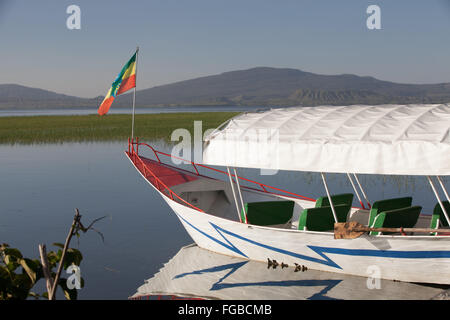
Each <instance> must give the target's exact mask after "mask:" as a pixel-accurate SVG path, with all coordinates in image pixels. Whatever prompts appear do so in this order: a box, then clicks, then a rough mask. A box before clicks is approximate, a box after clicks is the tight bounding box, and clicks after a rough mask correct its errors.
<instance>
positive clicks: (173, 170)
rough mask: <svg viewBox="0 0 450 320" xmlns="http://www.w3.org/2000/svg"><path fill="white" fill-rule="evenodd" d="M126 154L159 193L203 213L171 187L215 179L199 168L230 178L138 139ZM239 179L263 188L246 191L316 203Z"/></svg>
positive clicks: (224, 172) (250, 188)
mask: <svg viewBox="0 0 450 320" xmlns="http://www.w3.org/2000/svg"><path fill="white" fill-rule="evenodd" d="M139 146H146V147H148V148H149V149H150V150H152V151H153V153H154V155H155V158H156V159H157V161H156V160H152V159H148V158H145V157H142V156H140V155H139ZM126 154H127V156H128V157H129V158H130V160H131V161H132V162H133V164H134V165H135V167H136V168H137V169H138V170H139V172H141V174H142V175H143V176H144V177H145V179H147V180H148V181H149V182H150V183H151V184H152V185H154V186H155V187H156V188H157V189H158V190H159V191H161V192H165V193H166V194H168V195H169V196H170V197H171V199H173V200H176V201H178V202H180V201H181V202H182V203H183V204H186V205H188V206H190V207H191V208H194V209H196V210H199V211H201V212H203V210H201V209H199V208H197V207H195V206H193V205H192V204H190V203H188V202H187V201H185V200H184V199H182V198H180V197H179V196H178V195H177V194H176V193H175V192H173V191H172V190H171V189H170V187H173V186H176V185H179V184H182V183H186V182H189V181H194V180H196V179H198V177H204V178H208V179H214V178H211V177H208V176H205V175H202V174H200V173H199V171H198V169H197V167H202V168H205V169H208V170H213V171H215V172H218V173H222V174H225V175H227V176H228V173H227V172H226V171H222V170H219V169H216V168H212V167H209V166H206V165H204V164H198V163H194V162H192V161H189V160H186V159H182V158H179V157H176V156H173V155H171V154H168V153H165V152H161V151H157V150H155V149H154V148H153V147H152V146H150V145H148V144H146V143H139V140H138V138H136V140H130V139H128V151H127V152H126ZM159 155H163V156H166V157H169V158H174V159H177V160H181V161H184V162H185V163H188V164H191V165H192V166H193V168H194V170H195V172H192V171H188V170H185V169H181V168H177V167H174V166H171V165H169V164H166V163H164V162H162V161H161V159H160V157H159ZM231 176H232V177H235V178H236V176H235V175H233V174H231ZM237 177H238V178H239V179H240V180H243V181H245V182H249V183H252V184H256V185H257V186H259V187H260V188H261V189H256V188H252V187H248V186H244V185H241V188H244V189H248V190H255V191H258V192H264V193H268V194H273V195H278V196H284V197H290V198H296V199H301V200H308V201H314V202H315V201H316V200H315V199H312V198H308V197H305V196H302V195H299V194H296V193H293V192H289V191H286V190H283V189H279V188H276V187H271V186H268V185H266V184H263V183H260V182H256V181H253V180H250V179H247V178H244V177H240V176H237ZM268 189H271V190H275V191H278V192H281V193H283V194H280V193H276V192H271V191H268Z"/></svg>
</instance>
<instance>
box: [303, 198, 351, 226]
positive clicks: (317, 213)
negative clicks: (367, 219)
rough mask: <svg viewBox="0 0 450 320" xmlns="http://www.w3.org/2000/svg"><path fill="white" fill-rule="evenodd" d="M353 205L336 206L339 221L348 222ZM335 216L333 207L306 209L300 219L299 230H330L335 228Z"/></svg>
mask: <svg viewBox="0 0 450 320" xmlns="http://www.w3.org/2000/svg"><path fill="white" fill-rule="evenodd" d="M350 208H351V205H348V204H338V205H335V206H334V209H335V210H336V216H337V219H338V222H346V221H347V215H348V213H349V211H350ZM334 222H335V221H334V217H333V211H332V210H331V207H320V208H308V209H304V210H303V211H302V213H301V214H300V217H299V220H298V229H299V230H311V231H328V230H333V228H334Z"/></svg>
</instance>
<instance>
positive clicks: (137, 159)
mask: <svg viewBox="0 0 450 320" xmlns="http://www.w3.org/2000/svg"><path fill="white" fill-rule="evenodd" d="M134 145H135V144H133V143H130V140H129V142H128V154H129V156H130V159H131V161H133V163H134V165H135V166H136V167H137V168H138V170H139V171H141V172H142V174H143V175H144V177H145V179H148V176H149V175H151V177H152V178H153V179H154V181H155V184H154V185H155V187H156V188H157V189H158V190H159V191H161V192H168V193H169V196H170V198H171V199H172V200H174V201H177V202H178V201H181V203H182V204H186V205H187V206H189V207H191V208H192V209H195V210H198V211H200V212H204V211H203V210H202V209H200V208H197V207H196V206H194V205H192V204H191V203H189V202H187V201H186V200H184V199H183V198H181V197H180V196H179V195H178V194H176V193H175V192H174V191H172V189H170V188H169V187H168V186H167V185H166V184H165V183H164V182H162V181H161V179H159V178H158V177H157V176H156V175H155V174H154V173H153V172H152V170H150V169H148V168H147V166H146V165H145V163H144V161H142V159H141V158H140V157H139V154H138V146H139V144H138V143H136V150H135V149H134ZM149 147H150V148H151V149H152V150H153V152H155V156H156V157H157V159H158V161H159V162H160V163H161V160H160V159H159V158H158V155H157V153H156V152H157V151H156V150H155V149H153V148H152V147H151V146H149ZM138 164H139V165H140V166H141V168H139V165H138Z"/></svg>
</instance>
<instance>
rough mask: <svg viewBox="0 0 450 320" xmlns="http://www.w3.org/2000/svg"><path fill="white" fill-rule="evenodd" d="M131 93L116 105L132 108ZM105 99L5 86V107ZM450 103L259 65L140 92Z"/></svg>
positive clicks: (180, 99)
mask: <svg viewBox="0 0 450 320" xmlns="http://www.w3.org/2000/svg"><path fill="white" fill-rule="evenodd" d="M129 95H130V93H128V94H125V95H121V96H119V97H117V98H116V101H115V102H114V105H113V106H130V103H131V97H130V96H129ZM102 100H103V96H99V97H95V98H92V99H86V98H79V97H74V96H68V95H63V94H58V93H55V92H51V91H47V90H42V89H36V88H29V87H24V86H20V85H15V84H2V85H0V109H37V108H39V109H46V108H49V109H50V108H69V107H97V106H98V105H99V103H100V102H101V101H102ZM446 102H450V83H439V84H401V83H394V82H389V81H382V80H378V79H375V78H373V77H361V76H356V75H351V74H342V75H319V74H314V73H310V72H304V71H301V70H296V69H285V68H268V67H258V68H252V69H248V70H239V71H231V72H224V73H221V74H218V75H213V76H206V77H201V78H196V79H192V80H186V81H180V82H176V83H172V84H168V85H162V86H156V87H153V88H149V89H144V90H138V92H137V98H136V105H137V107H152V106H202V105H205V106H206V105H207V106H231V105H233V106H236V105H241V106H295V105H304V106H314V105H325V104H326V105H346V104H387V103H446Z"/></svg>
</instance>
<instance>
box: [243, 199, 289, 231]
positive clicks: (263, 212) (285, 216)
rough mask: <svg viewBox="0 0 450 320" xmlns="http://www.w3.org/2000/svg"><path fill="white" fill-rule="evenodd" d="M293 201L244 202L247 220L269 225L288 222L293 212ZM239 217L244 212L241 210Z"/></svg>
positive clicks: (256, 223) (251, 222)
mask: <svg viewBox="0 0 450 320" xmlns="http://www.w3.org/2000/svg"><path fill="white" fill-rule="evenodd" d="M294 204H295V203H294V201H290V200H287V201H262V202H249V203H246V204H245V211H246V212H247V222H248V223H249V224H254V225H258V226H270V225H275V224H284V223H287V222H289V220H291V218H292V214H293V213H294ZM241 219H242V221H245V214H244V212H243V210H241Z"/></svg>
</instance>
